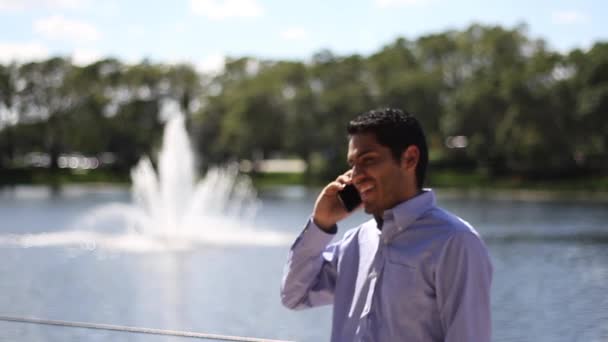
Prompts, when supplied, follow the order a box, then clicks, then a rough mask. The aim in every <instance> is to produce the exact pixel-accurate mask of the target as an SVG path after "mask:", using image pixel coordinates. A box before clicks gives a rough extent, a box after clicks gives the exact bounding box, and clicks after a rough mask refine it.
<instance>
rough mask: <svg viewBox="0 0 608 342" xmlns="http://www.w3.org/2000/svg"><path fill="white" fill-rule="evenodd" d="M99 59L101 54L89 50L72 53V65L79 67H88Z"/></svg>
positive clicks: (77, 50)
mask: <svg viewBox="0 0 608 342" xmlns="http://www.w3.org/2000/svg"><path fill="white" fill-rule="evenodd" d="M100 59H101V53H99V51H95V50H89V49H76V50H74V52H72V63H74V64H76V65H80V66H85V65H89V64H91V63H93V62H97V61H98V60H100Z"/></svg>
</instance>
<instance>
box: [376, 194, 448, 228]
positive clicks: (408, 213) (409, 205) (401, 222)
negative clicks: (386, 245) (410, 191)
mask: <svg viewBox="0 0 608 342" xmlns="http://www.w3.org/2000/svg"><path fill="white" fill-rule="evenodd" d="M435 203H436V202H435V193H434V192H433V190H431V189H423V190H422V192H421V193H420V194H418V195H416V196H414V197H412V198H410V199H409V200H407V201H405V202H401V203H399V204H397V205H396V206H394V207H393V208H391V209H389V210H386V211H385V212H384V214H383V215H382V216H383V219H384V221H392V220H394V221H395V226H396V227H395V228H396V229H397V230H398V231H401V230H404V229H406V228H407V227H408V226H410V225H411V224H412V223H414V221H416V220H417V219H418V218H419V217H420V216H421V215H422V214H423V213H424V212H426V211H427V210H429V209H431V208H432V207H434V206H435Z"/></svg>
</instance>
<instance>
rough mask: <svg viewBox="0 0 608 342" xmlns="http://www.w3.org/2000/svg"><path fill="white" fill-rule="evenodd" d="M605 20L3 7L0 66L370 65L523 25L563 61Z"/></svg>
mask: <svg viewBox="0 0 608 342" xmlns="http://www.w3.org/2000/svg"><path fill="white" fill-rule="evenodd" d="M607 15H608V1H605V0H576V1H575V0H569V1H568V0H510V1H502V0H501V1H487V0H486V1H482V0H458V1H456V0H350V1H348V0H307V1H298V2H296V1H285V0H283V1H281V0H173V1H160V0H105V1H103V0H0V63H8V62H10V61H17V62H24V61H31V60H41V59H45V58H48V57H50V56H56V55H61V56H70V57H71V58H72V60H73V62H74V63H76V64H81V65H84V64H88V63H90V62H92V61H95V60H98V59H100V58H104V57H115V58H118V59H120V60H122V61H124V62H127V63H137V62H139V61H141V60H142V59H143V58H147V59H149V60H151V61H154V62H162V63H177V62H188V63H192V64H193V65H195V66H196V67H197V69H199V70H201V71H213V70H217V69H218V68H221V65H223V61H224V58H225V57H226V56H228V57H233V58H234V57H244V56H252V57H257V58H264V59H290V60H294V59H295V60H307V59H309V58H310V57H312V55H313V54H314V53H315V52H318V51H321V50H322V49H328V50H330V51H332V52H333V53H335V54H338V55H348V54H354V53H357V54H362V55H368V54H371V53H374V52H376V51H378V50H379V49H380V48H382V46H384V45H386V44H389V43H391V42H393V41H394V40H395V39H396V38H398V37H405V38H407V39H416V38H418V37H420V36H422V35H425V34H430V33H438V32H443V31H446V30H448V29H457V30H463V29H466V28H467V27H468V26H469V25H471V24H472V23H480V24H485V25H501V26H503V27H506V28H514V27H515V26H517V25H519V24H526V25H527V28H528V29H527V33H528V36H529V37H531V38H534V39H537V38H541V39H544V40H546V41H547V42H548V45H549V47H550V48H551V49H554V50H558V51H561V52H567V51H570V50H572V49H575V48H581V49H588V48H589V47H591V46H592V45H593V44H594V43H595V42H597V41H608V20H606V17H607Z"/></svg>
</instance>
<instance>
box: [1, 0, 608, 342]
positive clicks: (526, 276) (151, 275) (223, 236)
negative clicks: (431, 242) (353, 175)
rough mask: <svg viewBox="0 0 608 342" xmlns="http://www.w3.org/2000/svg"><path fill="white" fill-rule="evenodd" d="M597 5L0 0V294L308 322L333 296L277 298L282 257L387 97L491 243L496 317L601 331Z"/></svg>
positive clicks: (525, 336) (441, 188) (606, 57)
mask: <svg viewBox="0 0 608 342" xmlns="http://www.w3.org/2000/svg"><path fill="white" fill-rule="evenodd" d="M607 12H608V5H606V4H604V3H603V2H601V1H597V0H596V1H591V0H586V1H578V2H576V3H574V2H571V1H550V2H537V3H534V2H530V1H521V0H515V1H508V2H507V1H497V2H494V3H492V4H491V5H490V4H488V3H485V2H482V1H474V0H468V1H458V2H455V1H445V0H365V1H331V2H322V1H316V0H314V1H308V2H306V3H300V4H294V3H286V2H279V1H262V0H191V1H174V2H172V3H169V2H166V3H160V2H144V1H130V2H128V3H126V2H120V1H114V0H110V1H104V2H103V3H99V2H94V1H91V0H28V1H13V0H0V255H1V258H2V262H0V275H1V276H0V292H1V293H2V294H3V296H1V297H0V307H2V308H3V309H2V312H0V315H14V316H27V317H41V318H50V319H65V320H74V321H86V322H98V323H110V324H121V325H132V326H146V327H155V328H165V329H174V330H179V329H182V330H192V331H200V332H208V333H218V334H229V335H243V336H255V337H266V338H275V339H290V340H297V341H323V340H328V336H329V330H330V313H331V311H330V308H320V309H315V310H311V311H307V312H290V311H287V310H286V309H283V308H282V307H281V305H280V300H279V284H280V280H281V274H282V267H283V263H284V261H285V258H286V256H287V251H288V249H289V245H290V241H291V239H293V238H294V237H295V236H296V235H297V234H298V232H299V230H300V229H301V227H302V226H303V224H304V223H305V221H306V219H307V218H308V215H309V214H310V211H311V209H312V205H313V203H314V199H315V196H316V194H317V192H318V190H319V188H320V186H322V185H323V184H325V183H326V182H327V181H329V180H331V179H334V178H335V177H336V175H337V174H340V173H342V172H343V171H344V170H345V169H346V168H347V164H346V161H345V160H346V150H347V138H346V131H345V127H346V124H347V122H348V121H349V120H350V119H351V118H353V117H354V116H355V115H357V114H359V113H361V112H364V111H367V110H369V109H372V108H378V107H386V106H391V107H398V108H402V109H406V110H407V111H409V112H411V113H413V114H415V115H416V116H417V117H418V118H419V119H420V120H421V122H422V123H423V126H424V128H425V130H426V132H427V139H428V142H429V147H430V166H429V174H428V182H427V186H429V187H432V188H434V189H436V191H437V194H438V196H439V204H440V205H441V206H443V207H445V208H447V209H448V210H451V211H453V212H455V213H456V214H458V215H460V216H462V217H463V218H464V219H465V220H468V221H470V222H471V223H472V224H473V225H474V226H476V227H477V229H478V231H479V232H480V233H481V235H482V236H483V237H484V239H485V240H486V242H487V244H488V247H489V249H490V253H491V254H492V257H493V261H494V264H495V279H494V288H493V322H494V340H495V341H608V297H607V296H606V293H608V249H607V248H606V246H607V245H606V244H608V224H606V221H607V219H608V210H607V209H608V205H607V204H608V25H607V24H606V21H605V20H604V18H603V15H602V13H607ZM171 127H172V128H171ZM218 203H219V204H218ZM365 219H367V217H365V215H364V214H361V213H358V214H356V215H354V216H353V217H351V218H349V219H348V220H347V222H344V223H343V224H342V225H341V227H342V229H341V230H342V231H345V230H346V228H349V227H353V226H356V225H357V224H358V223H359V222H361V221H363V220H365ZM339 235H341V234H339ZM245 285H246V286H245ZM0 340H6V341H13V340H20V341H40V340H48V341H66V340H83V341H84V340H86V341H102V340H103V341H106V340H112V341H122V340H124V341H140V340H141V341H150V340H158V341H167V340H170V341H181V340H180V339H179V338H160V337H150V336H137V335H134V334H125V333H118V332H100V331H86V330H82V329H68V328H60V327H44V326H36V325H26V324H21V323H9V322H0ZM182 340H185V339H182Z"/></svg>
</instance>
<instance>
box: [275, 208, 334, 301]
mask: <svg viewBox="0 0 608 342" xmlns="http://www.w3.org/2000/svg"><path fill="white" fill-rule="evenodd" d="M336 231H337V227H335V226H334V228H333V231H332V232H326V231H324V230H322V229H321V228H319V227H318V226H317V225H316V224H315V223H314V222H313V220H312V219H309V221H308V224H307V225H306V228H305V229H304V231H303V232H302V233H301V234H300V236H298V238H297V239H296V241H295V242H294V244H293V245H292V247H291V250H290V252H289V257H288V260H287V264H286V265H285V270H284V272H283V281H282V284H281V301H282V302H283V305H285V306H286V307H288V308H290V309H304V308H310V307H314V306H320V305H328V304H331V303H333V298H334V289H335V285H336V278H337V264H338V250H339V246H340V242H336V243H333V244H330V242H331V240H332V238H333V237H334V236H335V232H336Z"/></svg>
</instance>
